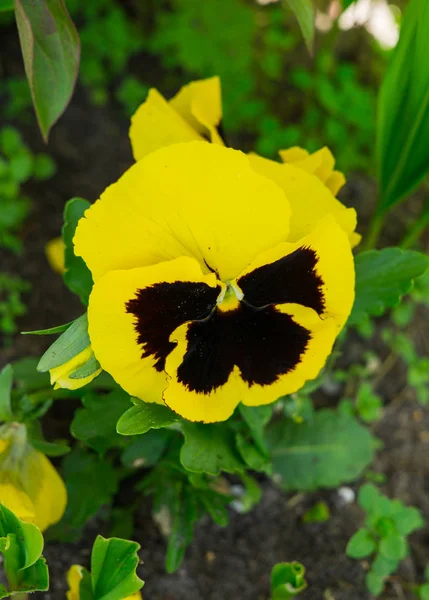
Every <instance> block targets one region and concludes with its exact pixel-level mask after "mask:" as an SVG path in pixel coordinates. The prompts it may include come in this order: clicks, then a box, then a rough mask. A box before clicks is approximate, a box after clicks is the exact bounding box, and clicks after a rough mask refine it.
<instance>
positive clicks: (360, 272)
mask: <svg viewBox="0 0 429 600" xmlns="http://www.w3.org/2000/svg"><path fill="white" fill-rule="evenodd" d="M428 265H429V258H428V257H427V256H426V255H424V254H422V253H420V252H414V251H412V250H405V251H404V250H401V249H400V248H384V249H383V250H369V251H367V252H361V253H360V254H358V256H357V257H356V296H355V303H354V306H353V310H352V313H351V315H350V317H349V320H348V325H356V324H357V323H359V322H360V321H362V320H363V319H364V318H365V316H366V315H371V316H379V315H382V314H383V313H384V312H385V311H386V310H387V309H388V308H392V307H393V306H395V305H396V304H398V303H399V301H400V299H401V298H402V296H403V295H404V294H407V293H408V292H409V291H410V290H411V288H412V287H413V282H414V279H415V278H416V277H419V276H420V275H422V274H423V273H424V272H425V271H426V270H427V268H428Z"/></svg>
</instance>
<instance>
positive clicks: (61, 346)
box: [37, 313, 91, 373]
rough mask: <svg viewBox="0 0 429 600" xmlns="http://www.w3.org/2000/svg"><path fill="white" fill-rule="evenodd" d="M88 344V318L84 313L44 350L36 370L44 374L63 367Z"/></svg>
mask: <svg viewBox="0 0 429 600" xmlns="http://www.w3.org/2000/svg"><path fill="white" fill-rule="evenodd" d="M90 343H91V342H90V340H89V335H88V316H87V314H86V313H85V314H84V315H82V316H81V317H79V318H78V319H76V320H75V321H73V323H72V324H71V325H70V327H69V328H68V329H67V330H66V331H65V332H64V333H63V334H62V335H60V337H59V338H58V339H57V340H55V342H54V343H53V344H52V345H51V346H50V347H49V348H48V349H47V350H46V352H45V354H44V355H43V356H42V358H41V359H40V361H39V364H38V365H37V370H38V371H41V372H42V373H44V372H46V371H49V370H50V369H54V368H55V367H59V366H60V365H63V364H64V363H66V362H68V361H69V360H71V359H72V358H74V357H75V356H76V355H77V354H79V353H80V352H82V351H83V350H85V348H87V347H88V346H89V345H90Z"/></svg>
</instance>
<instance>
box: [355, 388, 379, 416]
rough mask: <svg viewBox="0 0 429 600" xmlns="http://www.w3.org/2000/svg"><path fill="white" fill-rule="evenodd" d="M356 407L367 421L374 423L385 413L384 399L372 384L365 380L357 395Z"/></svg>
mask: <svg viewBox="0 0 429 600" xmlns="http://www.w3.org/2000/svg"><path fill="white" fill-rule="evenodd" d="M356 409H357V411H358V413H359V416H360V418H361V419H362V420H363V421H365V423H373V422H374V421H378V420H379V419H381V417H382V414H383V401H382V399H381V398H380V396H378V395H377V394H376V393H374V391H373V389H372V384H371V383H369V382H368V381H363V382H362V383H361V385H360V387H359V390H358V393H357V397H356Z"/></svg>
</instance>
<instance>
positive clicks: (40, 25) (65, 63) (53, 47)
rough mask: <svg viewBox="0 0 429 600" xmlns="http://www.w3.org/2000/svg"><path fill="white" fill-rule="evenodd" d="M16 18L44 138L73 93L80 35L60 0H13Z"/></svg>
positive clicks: (26, 70)
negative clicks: (36, 0) (35, 0)
mask: <svg viewBox="0 0 429 600" xmlns="http://www.w3.org/2000/svg"><path fill="white" fill-rule="evenodd" d="M15 17H16V22H17V25H18V32H19V39H20V42H21V49H22V55H23V58H24V65H25V72H26V74H27V79H28V83H29V85H30V90H31V96H32V98H33V104H34V108H35V110H36V115H37V120H38V122H39V126H40V130H41V132H42V135H43V138H44V139H45V140H46V141H47V139H48V136H49V132H50V129H51V127H52V126H53V125H54V124H55V123H56V121H57V120H58V119H59V118H60V116H61V115H62V114H63V112H64V110H65V108H66V106H67V104H68V103H69V101H70V97H71V95H72V93H73V89H74V85H75V82H76V78H77V74H78V70H79V58H80V42H79V36H78V34H77V31H76V29H75V27H74V25H73V22H72V20H71V19H70V16H69V14H68V12H67V9H66V6H65V4H64V2H63V0H38V2H34V1H33V0H15Z"/></svg>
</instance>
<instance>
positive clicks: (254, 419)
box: [238, 404, 273, 455]
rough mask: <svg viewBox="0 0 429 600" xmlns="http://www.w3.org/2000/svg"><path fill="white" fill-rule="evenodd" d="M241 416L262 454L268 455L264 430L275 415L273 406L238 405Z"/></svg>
mask: <svg viewBox="0 0 429 600" xmlns="http://www.w3.org/2000/svg"><path fill="white" fill-rule="evenodd" d="M238 408H239V411H240V414H241V416H242V417H243V419H244V421H245V422H246V424H247V426H248V427H249V429H250V431H251V433H252V436H253V439H254V440H255V444H256V445H257V446H258V448H259V450H260V451H261V453H262V454H265V455H267V447H266V444H265V440H264V429H265V426H266V425H267V423H268V422H269V421H270V419H271V415H272V414H273V406H272V405H266V406H245V405H244V404H239V405H238Z"/></svg>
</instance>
